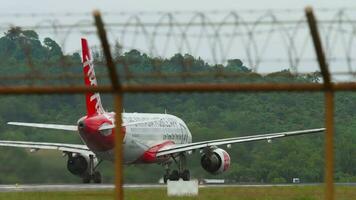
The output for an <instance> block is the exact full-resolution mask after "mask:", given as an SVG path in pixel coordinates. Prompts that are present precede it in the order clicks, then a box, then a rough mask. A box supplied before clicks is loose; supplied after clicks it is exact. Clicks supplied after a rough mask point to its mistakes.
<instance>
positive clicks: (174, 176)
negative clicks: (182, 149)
mask: <svg viewBox="0 0 356 200" xmlns="http://www.w3.org/2000/svg"><path fill="white" fill-rule="evenodd" d="M172 158H173V160H174V162H175V163H176V164H177V165H178V170H173V171H172V172H171V170H170V168H169V167H170V163H166V164H165V169H166V173H165V174H164V176H163V182H164V183H167V181H168V180H171V181H178V180H179V179H180V178H181V179H183V181H189V180H190V172H189V170H188V169H187V168H186V165H187V158H186V155H185V154H184V153H181V154H179V156H178V160H177V159H176V158H175V157H173V156H172Z"/></svg>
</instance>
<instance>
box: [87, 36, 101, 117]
mask: <svg viewBox="0 0 356 200" xmlns="http://www.w3.org/2000/svg"><path fill="white" fill-rule="evenodd" d="M82 57H83V72H84V82H85V85H86V86H97V85H98V83H97V81H96V77H95V72H94V65H93V60H92V58H91V55H90V50H89V47H88V41H87V40H86V39H85V38H82ZM85 98H86V105H87V115H88V116H92V115H97V114H103V113H104V112H105V111H104V109H103V106H102V105H101V100H100V95H99V93H87V94H86V97H85Z"/></svg>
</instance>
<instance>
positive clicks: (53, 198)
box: [0, 186, 356, 200]
mask: <svg viewBox="0 0 356 200" xmlns="http://www.w3.org/2000/svg"><path fill="white" fill-rule="evenodd" d="M323 192H324V191H323V187H320V186H305V187H304V186H303V187H250V188H243V187H226V188H201V189H200V190H199V196H197V197H174V198H172V197H167V195H166V190H165V189H127V190H125V199H126V200H150V199H152V200H165V199H168V200H185V199H187V200H203V199H204V200H322V199H324V198H323V197H324V196H323ZM0 199H3V200H20V199H21V200H47V199H49V200H112V199H113V192H112V191H88V192H9V193H0ZM336 200H356V188H355V187H338V188H337V189H336Z"/></svg>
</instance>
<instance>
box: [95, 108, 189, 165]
mask: <svg viewBox="0 0 356 200" xmlns="http://www.w3.org/2000/svg"><path fill="white" fill-rule="evenodd" d="M122 118H123V124H130V123H131V124H132V125H127V126H125V131H124V132H125V136H124V141H123V148H124V163H125V164H130V163H142V162H141V161H140V158H141V157H142V156H143V154H144V153H145V152H146V151H148V150H150V149H151V148H152V147H155V146H157V145H160V144H163V143H166V142H169V141H170V142H172V143H174V144H187V143H191V142H192V135H191V133H190V131H189V129H188V127H187V125H186V124H185V123H184V121H183V120H181V119H180V118H178V117H176V116H174V115H170V114H151V113H122ZM137 122H145V123H137ZM113 152H114V151H113V149H111V150H109V151H105V152H95V151H94V153H95V154H96V155H97V156H98V157H99V158H101V159H105V160H111V161H113V160H114V153H113Z"/></svg>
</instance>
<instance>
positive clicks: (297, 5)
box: [0, 0, 356, 71]
mask: <svg viewBox="0 0 356 200" xmlns="http://www.w3.org/2000/svg"><path fill="white" fill-rule="evenodd" d="M0 1H1V7H0V16H1V15H6V14H14V13H16V14H29V13H30V14H33V13H35V14H41V13H50V14H63V13H91V12H92V11H93V10H94V9H98V10H100V11H102V12H115V13H118V12H128V13H137V12H138V11H148V12H151V11H152V12H155V11H163V12H170V11H202V12H204V11H227V10H228V11H230V10H235V11H240V10H267V9H271V10H279V9H282V10H283V9H292V10H300V13H299V12H297V13H298V15H299V14H300V16H303V9H304V8H305V7H306V6H308V5H310V6H312V7H313V8H315V9H318V8H319V9H321V8H326V9H339V8H353V9H355V10H356V1H355V0H341V1H340V0H339V1H336V0H218V1H212V0H176V1H172V0H150V1H148V0H128V1H122V0H121V1H119V0H115V1H114V0H100V1H94V0H86V1H84V0H57V1H54V0H51V1H49V0H31V1H28V0H27V1H24V0H10V1H9V0H0ZM350 13H353V12H350ZM317 14H319V13H317ZM284 15H285V16H288V15H286V14H284ZM284 15H283V16H282V18H283V17H284ZM42 17H43V18H44V19H43V20H46V19H45V15H44V16H42ZM86 17H88V15H87V16H86ZM116 17H117V16H116ZM88 18H89V19H91V20H92V17H90V16H89V17H88ZM119 18H121V19H122V18H123V17H120V16H119ZM143 18H145V20H147V21H149V18H148V17H146V16H144V17H143ZM61 19H62V18H61ZM4 20H6V21H4ZM16 20H17V21H16ZM19 20H21V23H22V22H23V23H22V24H21V25H24V23H25V24H26V23H31V22H32V23H33V20H32V18H31V17H22V18H21V19H20V18H19V17H18V18H16V16H14V15H9V16H5V17H4V16H3V17H0V24H1V23H2V24H4V23H9V24H11V23H14V24H17V23H19V22H20V21H19ZM41 20H42V19H41ZM70 20H71V21H73V23H74V22H75V20H80V19H77V18H75V19H70ZM105 20H106V22H107V21H109V20H110V19H109V18H108V17H106V16H104V21H105ZM215 20H216V21H218V20H219V19H215ZM155 22H156V21H155ZM67 24H68V23H67ZM1 31H2V30H1ZM132 32H133V31H132ZM161 32H164V29H161ZM116 33H119V32H118V31H117V32H116ZM306 33H307V32H306ZM80 34H82V32H80V33H78V35H74V34H72V37H71V39H68V38H70V37H67V38H64V39H63V41H64V42H63V44H64V43H65V42H66V45H63V46H62V48H63V49H66V52H71V51H77V50H78V47H79V45H78V44H77V41H79V39H78V38H79V37H81V35H80ZM41 35H45V34H41ZM63 35H64V34H62V36H63ZM127 35H129V36H128V37H126V38H125V42H126V41H130V38H129V37H130V33H129V34H127ZM301 35H302V34H301ZM304 35H306V34H304ZM91 36H92V37H91V38H90V36H88V37H89V39H90V41H91V44H93V43H94V44H95V43H96V44H98V40H97V37H96V35H94V34H92V35H91ZM40 37H41V36H40ZM42 37H43V36H42ZM55 39H56V40H57V41H59V43H61V40H62V39H61V38H58V39H57V38H55ZM95 40H96V41H95ZM259 40H260V41H258V42H261V43H262V42H264V41H265V40H266V39H265V38H263V37H261V38H260V39H259ZM156 41H157V42H158V43H159V42H161V39H160V38H158V40H156ZM296 41H297V43H301V42H302V41H304V40H303V38H300V39H298V40H296ZM299 41H300V42H299ZM225 42H228V41H225ZM235 42H237V41H235ZM240 42H241V41H240ZM242 42H243V41H242ZM336 42H338V45H339V47H337V48H334V49H336V50H337V51H338V52H341V53H340V55H341V56H344V53H342V48H343V47H342V45H341V41H340V40H339V41H336ZM336 42H335V43H336ZM137 43H138V44H137ZM137 43H136V44H135V45H131V46H132V47H133V48H137V49H139V50H141V49H140V48H141V47H142V49H143V45H145V44H146V43H147V42H145V41H142V42H140V41H138V42H137ZM191 43H194V42H191ZM206 43H208V42H206ZM280 43H281V38H278V36H277V35H276V36H275V37H274V38H273V39H272V40H271V41H270V43H269V44H268V45H269V46H268V47H269V49H267V50H266V51H265V52H264V53H263V54H264V55H263V57H264V58H272V57H273V56H277V58H280V57H285V58H287V56H286V52H285V48H282V47H281V48H279V46H281V44H280ZM339 43H340V44H339ZM346 43H347V42H346ZM310 44H311V43H310ZM140 45H141V47H139V46H140ZM148 45H149V44H148ZM64 46H65V47H64ZM127 46H128V48H131V46H130V45H127ZM146 46H147V45H146ZM226 46H227V44H225V47H226ZM234 46H235V48H236V47H238V46H239V45H238V43H237V45H234ZM353 46H355V45H353ZM201 48H202V49H203V50H202V51H200V52H199V53H197V54H196V55H194V56H201V57H202V58H203V59H205V60H207V61H208V62H210V60H213V58H212V56H210V54H209V51H210V49H211V48H210V47H204V46H201ZM270 49H276V50H274V51H271V50H270ZM300 49H301V48H300ZM171 51H172V52H169V53H168V54H169V55H163V56H164V57H170V56H172V54H174V52H176V51H177V50H176V49H171ZM239 51H241V52H239ZM303 51H304V50H303ZM355 51H356V48H355ZM221 52H222V51H221ZM232 52H234V53H235V54H234V55H232V56H231V57H230V58H235V57H243V56H244V55H243V54H246V53H245V52H243V50H241V48H239V49H238V48H237V49H232ZM351 53H354V52H352V51H351ZM298 54H303V52H299V53H298ZM304 54H305V55H306V56H305V58H309V57H310V56H309V55H312V56H314V52H313V49H312V46H311V45H309V49H306V50H305V52H304ZM158 56H161V55H158ZM245 62H246V61H245ZM262 64H263V65H265V66H268V67H269V68H268V69H270V68H271V67H272V68H273V69H275V70H280V69H281V68H284V67H285V65H286V64H282V65H281V64H280V63H262ZM337 64H340V65H345V63H344V62H342V63H341V62H340V63H337ZM276 65H280V66H281V67H277V68H275V66H276ZM315 69H317V65H316V63H314V67H313V68H311V67H308V70H309V71H315Z"/></svg>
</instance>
